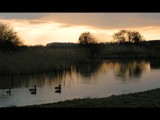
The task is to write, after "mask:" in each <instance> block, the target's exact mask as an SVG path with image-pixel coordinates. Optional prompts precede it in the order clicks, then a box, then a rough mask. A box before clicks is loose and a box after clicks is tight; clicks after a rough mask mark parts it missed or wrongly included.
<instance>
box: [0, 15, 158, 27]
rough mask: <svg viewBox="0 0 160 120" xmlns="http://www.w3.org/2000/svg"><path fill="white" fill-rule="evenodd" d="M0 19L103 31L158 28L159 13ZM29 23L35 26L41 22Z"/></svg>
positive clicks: (1, 16) (35, 16)
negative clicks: (85, 26)
mask: <svg viewBox="0 0 160 120" xmlns="http://www.w3.org/2000/svg"><path fill="white" fill-rule="evenodd" d="M0 18H4V19H27V20H42V19H43V20H52V21H55V22H59V23H64V24H65V25H66V27H67V26H72V25H88V26H93V27H98V28H105V29H109V28H128V27H130V28H134V27H146V26H160V13H0ZM30 22H31V23H35V24H36V23H40V22H42V21H30ZM65 25H64V26H65Z"/></svg>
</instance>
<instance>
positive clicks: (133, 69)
mask: <svg viewBox="0 0 160 120" xmlns="http://www.w3.org/2000/svg"><path fill="white" fill-rule="evenodd" d="M148 65H149V63H148V62H147V61H135V60H133V61H119V62H113V69H114V73H115V76H117V77H119V78H120V79H121V80H123V81H126V80H132V79H135V78H137V79H139V78H140V77H141V75H142V72H143V71H144V70H146V69H147V67H148Z"/></svg>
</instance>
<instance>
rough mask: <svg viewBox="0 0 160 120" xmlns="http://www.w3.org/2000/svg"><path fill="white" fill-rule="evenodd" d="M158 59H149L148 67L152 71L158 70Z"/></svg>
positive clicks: (159, 64)
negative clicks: (149, 66)
mask: <svg viewBox="0 0 160 120" xmlns="http://www.w3.org/2000/svg"><path fill="white" fill-rule="evenodd" d="M159 61H160V59H150V65H151V68H152V69H159V68H160V62H159Z"/></svg>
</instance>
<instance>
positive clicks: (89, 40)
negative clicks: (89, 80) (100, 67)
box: [78, 32, 100, 60]
mask: <svg viewBox="0 0 160 120" xmlns="http://www.w3.org/2000/svg"><path fill="white" fill-rule="evenodd" d="M78 42H79V44H80V45H81V47H83V48H85V50H86V52H87V53H88V57H89V58H90V60H91V59H95V56H96V55H98V53H99V50H100V49H99V45H98V44H97V40H96V38H95V37H94V36H93V35H92V34H91V33H90V32H84V33H82V34H81V35H80V37H79V39H78Z"/></svg>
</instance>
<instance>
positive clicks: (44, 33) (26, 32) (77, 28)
mask: <svg viewBox="0 0 160 120" xmlns="http://www.w3.org/2000/svg"><path fill="white" fill-rule="evenodd" d="M0 22H2V23H8V24H10V25H11V26H12V27H13V28H14V30H15V31H16V32H18V35H19V36H20V38H21V39H22V40H23V41H24V44H26V45H39V44H42V45H46V44H48V43H51V42H74V43H77V41H78V38H79V36H80V34H81V33H83V32H87V31H89V32H91V33H92V34H94V36H95V37H96V38H97V40H98V42H111V41H112V39H113V38H112V35H113V34H114V33H116V32H118V31H119V30H121V29H115V28H109V29H104V28H103V29H100V28H96V27H93V26H86V25H69V24H64V23H63V24H62V23H57V22H54V21H45V20H24V19H23V20H20V19H19V20H18V19H8V20H6V19H0ZM128 29H130V30H136V31H139V32H140V33H141V34H142V36H144V38H145V40H158V39H160V34H159V33H160V26H156V27H155V26H147V27H139V28H128Z"/></svg>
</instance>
